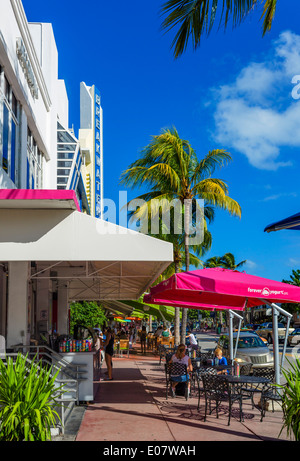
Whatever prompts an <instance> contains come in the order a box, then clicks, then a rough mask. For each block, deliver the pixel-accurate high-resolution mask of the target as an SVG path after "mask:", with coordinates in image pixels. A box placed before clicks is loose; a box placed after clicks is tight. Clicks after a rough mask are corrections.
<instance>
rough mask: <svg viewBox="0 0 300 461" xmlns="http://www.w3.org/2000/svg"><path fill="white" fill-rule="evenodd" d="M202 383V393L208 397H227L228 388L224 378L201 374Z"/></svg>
mask: <svg viewBox="0 0 300 461" xmlns="http://www.w3.org/2000/svg"><path fill="white" fill-rule="evenodd" d="M202 382H203V387H204V392H206V393H208V394H209V395H217V396H218V397H220V396H226V395H227V396H228V395H229V393H230V387H229V384H228V381H227V379H226V378H224V377H222V376H218V375H211V374H203V376H202Z"/></svg>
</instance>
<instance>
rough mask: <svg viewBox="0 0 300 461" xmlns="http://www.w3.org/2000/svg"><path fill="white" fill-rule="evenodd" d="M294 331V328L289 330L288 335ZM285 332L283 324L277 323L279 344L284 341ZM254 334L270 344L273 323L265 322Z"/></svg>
mask: <svg viewBox="0 0 300 461" xmlns="http://www.w3.org/2000/svg"><path fill="white" fill-rule="evenodd" d="M293 331H294V328H289V333H292V332H293ZM285 332H286V327H285V326H284V324H283V323H280V322H278V341H279V342H284V339H285ZM256 333H257V334H258V335H259V336H263V337H264V338H266V339H267V341H268V343H269V344H272V342H273V337H272V335H273V323H270V322H266V323H262V324H261V328H258V329H257V330H256Z"/></svg>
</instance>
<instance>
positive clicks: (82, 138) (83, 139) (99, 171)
mask: <svg viewBox="0 0 300 461" xmlns="http://www.w3.org/2000/svg"><path fill="white" fill-rule="evenodd" d="M79 143H80V148H81V152H82V155H83V166H82V177H83V181H84V185H85V190H86V193H87V197H88V201H89V207H90V212H91V215H92V216H95V217H97V218H101V217H103V111H102V107H101V97H100V93H99V90H98V89H97V88H96V86H95V85H93V86H87V85H86V84H85V83H84V82H81V84H80V129H79Z"/></svg>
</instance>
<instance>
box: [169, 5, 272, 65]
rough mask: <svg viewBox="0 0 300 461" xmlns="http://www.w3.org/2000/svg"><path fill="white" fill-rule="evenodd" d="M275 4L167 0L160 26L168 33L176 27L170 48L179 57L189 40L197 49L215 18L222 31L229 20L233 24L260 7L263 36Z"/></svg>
mask: <svg viewBox="0 0 300 461" xmlns="http://www.w3.org/2000/svg"><path fill="white" fill-rule="evenodd" d="M276 6H277V0H167V1H166V2H165V3H164V4H163V5H162V8H161V15H162V17H164V20H163V22H162V29H163V30H166V31H167V32H169V31H171V30H173V29H175V31H176V33H175V36H174V39H173V41H172V48H173V49H174V56H175V58H178V57H179V56H180V55H182V54H183V53H184V52H185V50H186V48H187V45H188V42H189V41H190V40H191V41H192V45H193V48H194V49H197V48H198V47H199V46H200V43H201V39H202V37H203V36H205V35H206V36H209V34H210V33H211V31H212V29H213V26H214V24H215V22H216V21H217V20H218V21H219V28H221V27H222V28H223V29H224V30H226V28H227V26H228V23H229V22H230V21H231V22H232V25H233V27H236V26H238V25H240V24H241V22H242V21H244V20H245V18H247V17H248V16H249V15H250V13H252V12H253V11H254V10H256V9H258V8H259V7H261V8H262V9H261V20H262V22H263V26H262V29H263V31H262V34H263V35H265V34H266V32H268V31H269V30H270V29H271V27H272V23H273V20H274V17H275V11H276Z"/></svg>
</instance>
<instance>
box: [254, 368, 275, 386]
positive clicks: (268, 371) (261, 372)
mask: <svg viewBox="0 0 300 461" xmlns="http://www.w3.org/2000/svg"><path fill="white" fill-rule="evenodd" d="M253 375H254V376H262V377H264V378H267V379H269V380H270V381H272V382H273V381H274V379H275V370H274V368H273V367H264V368H253Z"/></svg>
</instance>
